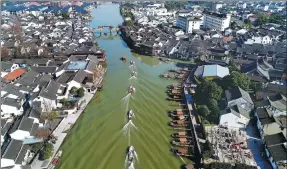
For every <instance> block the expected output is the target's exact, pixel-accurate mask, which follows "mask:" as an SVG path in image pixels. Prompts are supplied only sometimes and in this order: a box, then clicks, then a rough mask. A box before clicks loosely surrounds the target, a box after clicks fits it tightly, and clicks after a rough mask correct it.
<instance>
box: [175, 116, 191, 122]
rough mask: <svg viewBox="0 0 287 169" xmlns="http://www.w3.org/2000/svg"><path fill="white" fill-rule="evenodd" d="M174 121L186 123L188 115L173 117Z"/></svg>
mask: <svg viewBox="0 0 287 169" xmlns="http://www.w3.org/2000/svg"><path fill="white" fill-rule="evenodd" d="M173 118H174V119H175V120H183V121H186V120H187V119H188V115H180V116H173Z"/></svg>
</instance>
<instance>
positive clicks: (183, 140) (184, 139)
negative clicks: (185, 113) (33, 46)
mask: <svg viewBox="0 0 287 169" xmlns="http://www.w3.org/2000/svg"><path fill="white" fill-rule="evenodd" d="M179 141H180V142H182V143H185V142H186V141H187V140H186V138H179Z"/></svg>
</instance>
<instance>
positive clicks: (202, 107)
mask: <svg viewBox="0 0 287 169" xmlns="http://www.w3.org/2000/svg"><path fill="white" fill-rule="evenodd" d="M197 111H198V114H199V115H200V116H201V117H203V118H206V117H207V116H208V115H209V113H210V110H209V109H208V107H207V106H206V105H198V106H197Z"/></svg>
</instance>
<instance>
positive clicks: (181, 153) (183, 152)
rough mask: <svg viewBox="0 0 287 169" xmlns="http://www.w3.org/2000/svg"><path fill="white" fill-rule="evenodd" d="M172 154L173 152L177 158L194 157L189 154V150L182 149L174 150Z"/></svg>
mask: <svg viewBox="0 0 287 169" xmlns="http://www.w3.org/2000/svg"><path fill="white" fill-rule="evenodd" d="M171 152H173V153H174V154H175V155H177V156H183V157H191V156H192V155H190V154H189V153H188V149H187V148H180V149H175V148H172V149H171Z"/></svg>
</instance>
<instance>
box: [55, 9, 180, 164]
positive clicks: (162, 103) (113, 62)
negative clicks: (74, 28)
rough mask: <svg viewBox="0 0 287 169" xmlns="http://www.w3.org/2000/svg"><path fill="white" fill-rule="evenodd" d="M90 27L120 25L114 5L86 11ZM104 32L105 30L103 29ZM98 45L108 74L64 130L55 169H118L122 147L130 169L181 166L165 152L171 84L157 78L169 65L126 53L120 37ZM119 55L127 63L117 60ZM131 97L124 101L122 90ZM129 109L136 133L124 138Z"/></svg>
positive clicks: (166, 150)
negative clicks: (131, 155)
mask: <svg viewBox="0 0 287 169" xmlns="http://www.w3.org/2000/svg"><path fill="white" fill-rule="evenodd" d="M92 15H93V16H94V19H93V20H92V22H91V25H90V27H97V26H110V25H111V26H118V25H119V24H121V22H122V18H121V16H120V12H119V6H118V5H114V4H113V5H111V4H106V5H101V6H99V7H98V8H97V9H95V10H94V11H93V12H92ZM106 31H107V32H108V30H106ZM98 43H99V45H100V46H101V47H102V48H103V49H105V50H106V52H107V63H108V71H107V74H106V76H105V79H104V84H103V90H102V91H100V92H98V93H97V96H96V97H95V98H94V99H93V100H92V101H91V102H90V104H89V105H88V106H87V108H86V110H85V112H84V114H83V115H82V116H81V117H80V118H79V119H78V121H77V123H76V124H75V126H74V127H73V129H72V130H71V131H70V133H69V136H68V138H67V139H66V141H65V143H64V144H63V146H62V148H63V157H62V159H61V163H60V167H59V168H61V169H124V166H125V156H126V152H127V148H128V146H129V145H130V144H131V145H133V146H134V147H135V150H136V152H137V154H138V158H139V163H136V164H135V169H176V168H179V167H180V165H181V164H182V163H183V162H182V161H181V160H180V159H179V158H177V157H175V156H173V154H172V153H171V152H170V148H171V145H170V143H169V142H170V141H171V138H170V134H171V133H173V132H174V131H173V130H172V128H170V127H168V125H167V123H168V122H169V121H170V118H169V117H168V115H167V111H168V110H171V109H174V108H176V107H173V106H171V105H170V102H168V101H166V100H165V99H166V94H165V90H166V86H167V85H169V84H172V83H174V82H173V81H168V80H163V79H160V78H159V74H161V73H163V72H164V71H166V70H167V69H169V68H172V67H175V65H174V63H169V64H165V63H161V62H159V61H158V59H157V58H151V57H148V56H139V55H135V54H132V53H131V52H130V49H129V48H128V47H127V46H126V44H125V43H124V42H123V41H122V40H121V39H120V38H117V37H115V38H112V40H111V38H106V37H103V38H101V39H99V40H98ZM121 56H126V57H127V62H126V63H123V62H122V61H120V57H121ZM130 60H134V61H135V62H136V68H135V70H136V71H137V74H138V75H137V80H128V79H129V78H130V77H131V75H130V71H131V68H129V61H130ZM130 85H133V86H134V87H135V88H136V92H135V93H134V94H132V97H130V98H129V99H128V100H126V101H125V100H122V98H123V97H124V96H126V95H127V93H126V92H127V88H128V87H129V86H130ZM129 109H132V110H133V111H134V112H135V115H136V116H135V117H136V118H135V119H133V121H132V122H133V124H134V125H135V126H136V127H137V130H136V129H134V130H130V133H129V135H128V134H126V135H125V134H124V133H123V131H122V128H123V126H124V125H125V124H126V123H127V121H126V114H127V111H128V110H129Z"/></svg>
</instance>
